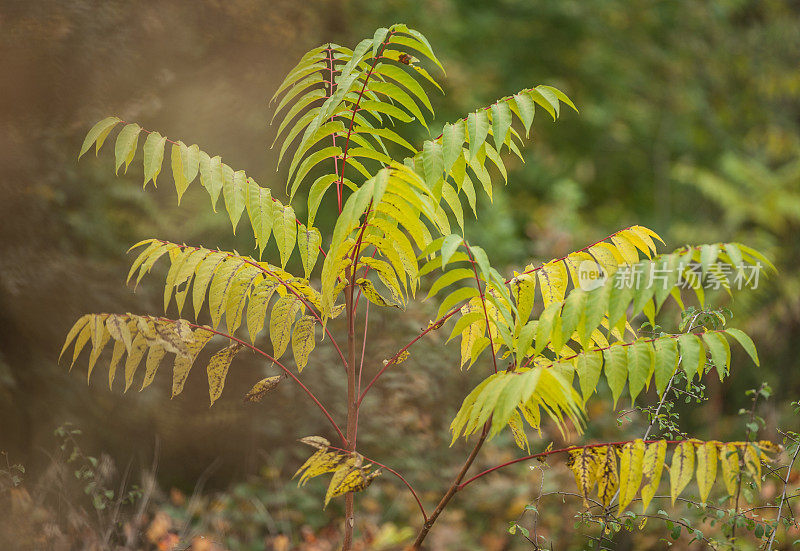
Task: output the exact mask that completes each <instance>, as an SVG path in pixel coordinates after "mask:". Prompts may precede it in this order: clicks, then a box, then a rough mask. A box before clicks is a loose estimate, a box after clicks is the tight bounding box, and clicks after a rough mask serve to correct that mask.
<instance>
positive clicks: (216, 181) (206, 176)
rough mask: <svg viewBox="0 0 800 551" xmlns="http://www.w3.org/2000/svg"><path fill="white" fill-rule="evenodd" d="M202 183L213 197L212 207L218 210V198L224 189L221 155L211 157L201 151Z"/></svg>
mask: <svg viewBox="0 0 800 551" xmlns="http://www.w3.org/2000/svg"><path fill="white" fill-rule="evenodd" d="M199 170H200V185H202V186H203V187H204V188H205V189H206V191H207V192H208V195H209V197H211V209H212V210H213V211H214V212H217V200H218V199H219V194H220V192H221V191H222V187H223V186H222V159H220V157H219V155H217V156H215V157H209V156H208V154H207V153H205V152H204V151H201V152H200V166H199Z"/></svg>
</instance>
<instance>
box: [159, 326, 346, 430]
mask: <svg viewBox="0 0 800 551" xmlns="http://www.w3.org/2000/svg"><path fill="white" fill-rule="evenodd" d="M157 319H159V320H162V321H166V322H170V323H176V321H175V320H173V319H170V318H164V317H158V318H157ZM187 323H188V324H189V326H190V327H192V328H194V329H203V330H205V331H208V332H210V333H214V334H215V335H219V336H221V337H225V338H226V339H230V340H232V341H234V342H236V343H238V344H240V345H242V346H245V347H247V348H249V349H250V350H252V351H253V352H255V353H257V354H261V355H262V356H264V357H265V358H267V359H268V360H270V361H271V362H273V363H274V364H275V365H277V366H278V367H280V368H281V369H282V370H283V371H284V373H286V374H287V375H288V376H289V377H291V378H292V379H293V380H294V382H296V383H297V384H298V385H300V388H302V389H303V391H304V392H305V393H306V394H308V397H309V398H311V400H313V402H314V403H315V404H317V407H318V408H319V409H320V410H321V411H322V413H323V414H324V415H325V417H327V418H328V421H330V422H331V425H333V428H334V429H335V430H336V432H337V433H338V434H339V437H340V438H341V439H342V442H343V443H344V444H345V445H347V439H346V438H345V437H344V434H342V431H341V429H339V425H337V424H336V421H334V420H333V417H331V414H330V413H328V410H327V409H325V406H323V405H322V402H320V401H319V400H318V399H317V397H316V396H314V393H313V392H311V391H310V390H309V389H308V387H307V386H306V385H304V384H303V383H302V382H301V381H300V379H298V378H297V377H296V376H295V375H294V373H292V372H291V371H289V369H288V368H287V367H286V366H284V365H283V364H282V363H281V362H279V361H278V360H277V359H275V358H274V357H273V356H271V355H269V354H267V353H266V352H264V351H263V350H261V349H260V348H256V347H255V346H253V345H252V344H250V343H247V342H245V341H243V340H241V339H238V338H236V337H234V336H233V335H229V334H228V333H224V332H222V331H217V330H216V329H212V328H211V327H209V326H207V325H198V324H196V323H191V322H187Z"/></svg>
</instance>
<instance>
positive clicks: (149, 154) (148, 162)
mask: <svg viewBox="0 0 800 551" xmlns="http://www.w3.org/2000/svg"><path fill="white" fill-rule="evenodd" d="M166 143H167V138H165V137H164V136H162V135H161V134H159V133H158V132H152V133H150V134H149V135H148V136H147V139H146V140H145V141H144V147H143V148H142V152H143V154H144V184H143V185H144V187H147V182H149V181H150V180H152V181H153V186H157V183H156V178H158V175H159V174H160V173H161V164H162V163H163V162H164V146H165V145H166Z"/></svg>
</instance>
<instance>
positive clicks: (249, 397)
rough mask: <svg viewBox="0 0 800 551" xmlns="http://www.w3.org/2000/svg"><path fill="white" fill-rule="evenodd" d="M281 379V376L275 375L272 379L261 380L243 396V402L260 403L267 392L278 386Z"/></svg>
mask: <svg viewBox="0 0 800 551" xmlns="http://www.w3.org/2000/svg"><path fill="white" fill-rule="evenodd" d="M283 378H284V376H283V375H275V376H274V377H267V378H265V379H261V380H260V381H258V382H257V383H256V384H254V385H253V388H251V389H250V390H249V391H247V394H245V395H244V401H245V402H260V401H261V400H262V399H263V398H264V396H266V395H267V393H268V392H270V391H271V390H274V389H275V388H276V387H277V386H278V384H279V383H280V382H281V380H283Z"/></svg>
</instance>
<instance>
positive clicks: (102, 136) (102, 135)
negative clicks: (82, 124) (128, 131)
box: [78, 117, 122, 159]
mask: <svg viewBox="0 0 800 551" xmlns="http://www.w3.org/2000/svg"><path fill="white" fill-rule="evenodd" d="M120 122H122V121H121V120H120V119H119V118H117V117H106V118H105V119H103V120H101V121H100V122H98V123H97V124H95V125H94V126H93V127H92V129H91V130H89V132H88V134H86V138H85V139H84V140H83V145H82V146H81V150H80V153H78V159H80V158H81V157H82V156H83V154H84V153H86V152H87V151H89V148H90V147H92V144H95V145H96V148H95V153H99V152H100V148H101V147H103V142H105V141H106V137H108V134H109V133H110V132H111V131H112V130H113V129H114V127H115V126H117V125H118V124H119V123H120Z"/></svg>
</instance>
